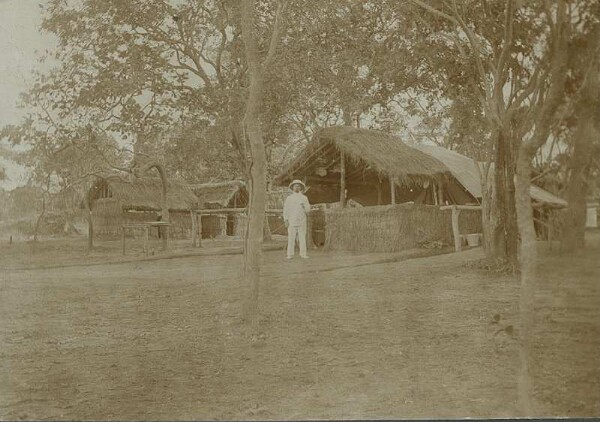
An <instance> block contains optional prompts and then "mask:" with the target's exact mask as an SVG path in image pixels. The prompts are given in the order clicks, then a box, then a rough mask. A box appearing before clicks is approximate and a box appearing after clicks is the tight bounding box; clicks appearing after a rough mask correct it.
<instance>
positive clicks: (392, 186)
mask: <svg viewBox="0 0 600 422" xmlns="http://www.w3.org/2000/svg"><path fill="white" fill-rule="evenodd" d="M390 195H391V197H392V200H391V204H395V203H396V183H394V180H393V179H392V178H391V177H390Z"/></svg>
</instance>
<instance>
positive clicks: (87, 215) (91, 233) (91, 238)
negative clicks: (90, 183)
mask: <svg viewBox="0 0 600 422" xmlns="http://www.w3.org/2000/svg"><path fill="white" fill-rule="evenodd" d="M83 202H84V204H85V218H86V220H87V223H88V241H87V244H88V251H91V250H93V249H94V219H93V216H92V208H91V206H90V205H91V204H90V201H89V192H86V194H85V198H84V199H83Z"/></svg>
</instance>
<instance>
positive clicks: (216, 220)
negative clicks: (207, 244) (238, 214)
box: [202, 214, 227, 239]
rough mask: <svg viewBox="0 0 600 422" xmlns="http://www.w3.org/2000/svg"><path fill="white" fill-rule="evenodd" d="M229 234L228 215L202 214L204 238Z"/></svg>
mask: <svg viewBox="0 0 600 422" xmlns="http://www.w3.org/2000/svg"><path fill="white" fill-rule="evenodd" d="M226 234H227V216H226V215H219V214H217V215H215V214H213V215H203V216H202V238H209V239H212V238H216V237H220V236H224V235H226Z"/></svg>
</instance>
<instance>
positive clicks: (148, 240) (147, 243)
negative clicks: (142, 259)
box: [144, 226, 160, 256]
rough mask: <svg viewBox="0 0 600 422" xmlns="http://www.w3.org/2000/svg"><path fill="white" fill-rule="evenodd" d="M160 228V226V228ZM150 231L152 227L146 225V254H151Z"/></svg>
mask: <svg viewBox="0 0 600 422" xmlns="http://www.w3.org/2000/svg"><path fill="white" fill-rule="evenodd" d="M158 229H159V230H160V227H159V228H158ZM149 231H150V227H148V226H145V227H144V252H145V253H146V256H148V255H150V239H149V237H150V236H149V235H148V232H149Z"/></svg>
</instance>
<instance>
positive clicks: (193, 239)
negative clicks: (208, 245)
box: [190, 210, 198, 248]
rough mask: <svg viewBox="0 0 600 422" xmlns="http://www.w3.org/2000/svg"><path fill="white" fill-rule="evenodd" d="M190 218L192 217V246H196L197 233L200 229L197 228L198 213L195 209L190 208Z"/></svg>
mask: <svg viewBox="0 0 600 422" xmlns="http://www.w3.org/2000/svg"><path fill="white" fill-rule="evenodd" d="M190 218H191V219H192V248H195V247H196V235H197V234H198V230H197V229H196V223H197V220H196V214H195V213H194V210H190Z"/></svg>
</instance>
